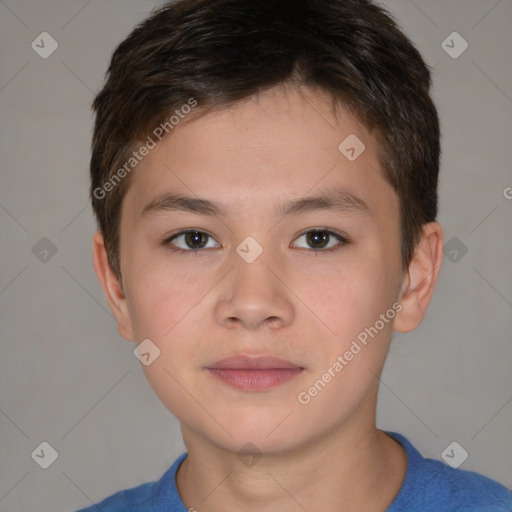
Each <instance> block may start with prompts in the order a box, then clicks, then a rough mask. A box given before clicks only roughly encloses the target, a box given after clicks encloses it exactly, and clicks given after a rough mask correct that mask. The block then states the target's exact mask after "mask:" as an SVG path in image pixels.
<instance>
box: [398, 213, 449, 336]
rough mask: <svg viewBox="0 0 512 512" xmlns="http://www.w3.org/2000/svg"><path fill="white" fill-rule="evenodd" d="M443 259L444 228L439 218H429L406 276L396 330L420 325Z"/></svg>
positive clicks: (403, 282) (405, 329)
mask: <svg viewBox="0 0 512 512" xmlns="http://www.w3.org/2000/svg"><path fill="white" fill-rule="evenodd" d="M442 261H443V230H442V228H441V225H440V224H439V223H438V222H430V223H428V224H425V225H424V227H423V234H422V237H421V239H420V241H419V242H418V244H417V246H416V250H415V252H414V256H413V258H412V260H411V262H410V264H409V267H408V269H407V272H405V274H404V277H403V281H402V287H401V290H400V296H399V299H398V300H399V302H400V303H401V304H402V307H403V309H402V310H401V311H400V312H399V313H398V315H397V316H396V318H395V322H394V326H393V327H394V329H395V331H398V332H409V331H412V330H413V329H416V327H418V325H420V323H421V321H422V320H423V317H424V316H425V312H426V310H427V307H428V305H429V303H430V299H431V298H432V295H433V294H434V289H435V286H436V282H437V278H438V276H439V272H440V270H441V264H442Z"/></svg>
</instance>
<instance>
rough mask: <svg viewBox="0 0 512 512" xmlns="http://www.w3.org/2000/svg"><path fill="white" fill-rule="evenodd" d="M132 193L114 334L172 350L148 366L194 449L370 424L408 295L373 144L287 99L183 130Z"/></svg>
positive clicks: (139, 175)
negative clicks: (402, 296)
mask: <svg viewBox="0 0 512 512" xmlns="http://www.w3.org/2000/svg"><path fill="white" fill-rule="evenodd" d="M347 137H350V138H349V139H348V140H347V142H345V143H344V144H342V145H341V149H340V148H339V146H340V144H341V143H343V141H345V139H347ZM355 137H357V139H355ZM358 140H359V142H358ZM361 143H363V144H364V151H363V152H362V153H361V154H360V155H359V156H358V153H359V152H360V150H361V149H362V146H361ZM350 148H354V151H352V150H351V149H350ZM131 178H132V181H131V183H130V186H129V188H128V191H127V194H126V196H125V199H124V201H123V208H122V220H121V272H122V275H123V291H124V294H125V296H126V310H127V314H126V315H125V316H124V317H122V318H119V317H118V320H119V322H120V324H122V329H121V330H122V331H123V332H125V333H126V337H127V338H131V339H134V340H135V341H136V342H137V343H140V342H142V341H143V340H146V339H149V340H151V345H147V346H149V347H152V349H151V350H156V348H157V349H158V350H159V351H160V355H159V356H158V357H157V358H156V359H155V360H154V361H153V362H152V363H151V364H150V365H148V366H144V367H143V368H144V371H145V373H146V376H147V378H148V380H149V382H150V384H151V386H152V387H153V389H154V391H155V392H156V394H157V395H158V397H159V398H160V400H161V401H162V402H163V403H164V404H165V406H166V407H167V408H168V409H169V410H170V411H171V412H172V413H173V414H174V415H175V416H176V417H177V418H178V419H179V421H180V422H181V424H182V426H183V429H184V433H185V432H189V433H191V435H192V433H193V435H195V436H197V438H200V439H202V440H206V441H207V442H209V443H211V444H213V445H215V446H217V447H220V448H223V449H226V450H230V451H233V452H236V451H238V450H239V449H240V448H241V447H242V446H243V445H245V444H246V443H248V442H251V443H253V444H254V445H255V446H257V447H258V449H259V450H260V451H261V452H263V453H269V454H270V453H272V452H283V451H286V450H289V449H293V448H296V447H299V446H301V445H305V444H306V443H309V442H312V441H314V440H315V439H320V438H321V437H322V436H325V435H326V434H328V433H329V432H334V431H336V429H342V428H349V425H351V427H350V428H364V427H366V426H368V424H369V423H371V422H372V421H373V413H374V411H373V409H374V402H373V400H374V398H375V394H376V393H375V392H376V389H377V388H376V383H377V382H378V379H377V377H376V375H379V374H380V372H381V369H382V366H383V363H384V360H385V357H386V354H387V350H388V347H389V343H390V340H391V334H392V330H393V317H394V314H395V313H396V301H397V298H398V296H399V293H400V288H401V285H402V280H403V272H402V269H401V256H400V232H399V209H398V206H399V205H398V199H397V196H396V194H395V193H394V191H393V189H392V187H391V186H390V185H389V184H388V182H387V181H386V180H385V179H384V177H383V174H382V171H381V169H380V166H379V163H378V156H377V150H376V146H375V142H374V140H373V138H372V136H371V135H370V134H369V133H368V131H367V130H366V129H365V128H364V127H363V126H362V125H360V124H359V123H358V122H357V121H356V120H355V119H354V118H353V117H351V116H350V115H349V114H348V112H346V111H340V113H338V115H337V116H336V117H335V115H334V113H333V112H332V109H331V106H330V103H329V101H328V100H327V98H325V97H323V96H321V95H319V94H318V93H313V92H311V91H305V90H304V91H302V94H300V93H298V92H297V91H293V90H288V91H284V90H274V91H271V92H267V93H265V94H264V95H261V96H260V97H258V98H252V99H251V100H250V101H248V102H247V103H245V104H244V105H243V106H237V107H236V108H235V107H233V108H231V109H225V110H222V111H217V112H213V113H210V114H208V115H206V116H204V117H200V118H198V119H196V120H193V121H190V122H184V123H182V124H181V125H179V126H178V127H177V128H176V129H175V130H174V132H173V134H172V136H171V137H170V138H168V139H167V140H165V141H163V142H162V143H161V144H160V145H159V146H157V147H156V148H155V149H153V150H152V151H151V152H150V153H149V155H148V156H146V157H145V159H144V160H142V161H141V163H140V164H139V166H138V167H137V169H136V171H134V174H133V175H132V177H131ZM178 196H182V197H181V198H180V199H179V198H178ZM185 198H189V199H185ZM206 201H207V202H206ZM393 304H395V310H393ZM365 329H366V330H365ZM370 333H371V334H370ZM365 334H366V337H365ZM363 340H365V341H364V342H363ZM146 343H147V342H146ZM232 356H236V357H238V356H240V358H239V359H231V360H230V361H228V362H222V361H223V360H226V358H230V357H232ZM258 356H261V358H259V357H258ZM272 358H278V359H280V360H283V361H285V363H283V362H282V361H281V362H279V361H276V360H275V359H272ZM336 363H338V364H336ZM315 383H316V384H315Z"/></svg>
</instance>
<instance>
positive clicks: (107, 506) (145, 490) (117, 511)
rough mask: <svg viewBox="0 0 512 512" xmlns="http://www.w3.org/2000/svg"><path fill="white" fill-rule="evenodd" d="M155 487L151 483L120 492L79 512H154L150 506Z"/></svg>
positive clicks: (153, 483)
mask: <svg viewBox="0 0 512 512" xmlns="http://www.w3.org/2000/svg"><path fill="white" fill-rule="evenodd" d="M155 485H156V484H155V482H149V483H145V484H142V485H138V486H137V487H133V488H131V489H125V490H123V491H118V492H116V493H115V494H112V495H111V496H109V497H108V498H105V499H104V500H103V501H101V502H99V503H96V504H94V505H91V506H90V507H87V508H83V509H80V510H78V511H77V512H98V511H101V512H128V511H132V510H137V511H139V512H146V511H148V512H149V511H150V510H152V509H151V508H149V506H150V503H151V495H152V494H153V491H154V488H155Z"/></svg>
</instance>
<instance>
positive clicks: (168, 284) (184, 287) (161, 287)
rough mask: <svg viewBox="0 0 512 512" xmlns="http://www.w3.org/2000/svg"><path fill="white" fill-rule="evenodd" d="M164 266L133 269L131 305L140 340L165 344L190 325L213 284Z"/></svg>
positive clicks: (130, 289) (137, 266)
mask: <svg viewBox="0 0 512 512" xmlns="http://www.w3.org/2000/svg"><path fill="white" fill-rule="evenodd" d="M162 263H165V262H159V261H157V260H156V259H155V258H154V259H152V261H151V263H148V264H146V265H145V264H139V265H136V266H134V269H137V270H135V271H134V272H132V273H131V274H130V277H131V279H130V282H129V286H128V289H129V294H128V302H129V307H130V312H131V316H132V322H133V328H134V332H135V334H136V336H137V338H140V337H149V338H151V337H154V338H155V339H156V340H160V341H159V343H161V344H165V343H166V339H169V338H172V334H173V330H174V329H175V328H176V327H177V326H178V325H179V324H180V323H182V322H185V323H186V322H189V321H190V318H191V317H193V316H194V313H195V310H196V309H198V306H200V301H201V298H202V297H203V296H205V294H207V292H208V290H210V289H211V288H212V286H213V284H212V283H210V279H208V278H207V276H204V278H201V279H198V278H197V273H195V274H194V275H189V274H186V273H183V272H176V271H175V270H173V269H172V268H170V267H169V265H165V264H162Z"/></svg>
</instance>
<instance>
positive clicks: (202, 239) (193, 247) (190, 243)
mask: <svg viewBox="0 0 512 512" xmlns="http://www.w3.org/2000/svg"><path fill="white" fill-rule="evenodd" d="M210 240H211V241H213V238H212V237H211V236H210V235H209V234H208V233H205V232H204V231H198V230H188V231H182V232H180V233H177V234H176V235H173V236H172V237H171V238H169V239H167V240H166V241H165V243H166V245H170V246H171V248H172V249H173V250H176V251H182V252H193V251H198V250H200V249H205V248H212V245H211V242H210ZM209 243H210V245H209V246H208V244H209ZM172 246H174V247H172ZM213 248H215V245H214V246H213Z"/></svg>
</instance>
